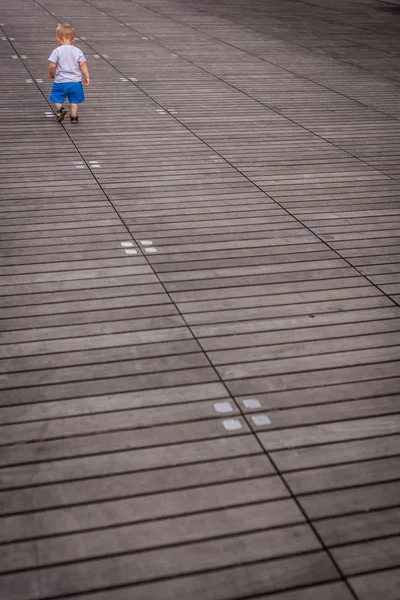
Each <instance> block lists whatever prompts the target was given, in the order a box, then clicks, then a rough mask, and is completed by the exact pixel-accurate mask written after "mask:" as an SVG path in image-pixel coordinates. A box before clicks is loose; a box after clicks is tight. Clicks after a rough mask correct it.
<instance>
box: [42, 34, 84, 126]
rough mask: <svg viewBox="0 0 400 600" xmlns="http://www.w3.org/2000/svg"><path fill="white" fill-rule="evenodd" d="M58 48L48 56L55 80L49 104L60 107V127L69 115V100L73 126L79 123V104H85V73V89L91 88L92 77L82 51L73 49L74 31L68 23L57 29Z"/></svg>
mask: <svg viewBox="0 0 400 600" xmlns="http://www.w3.org/2000/svg"><path fill="white" fill-rule="evenodd" d="M56 36H57V40H58V43H59V44H60V45H59V47H58V48H56V49H55V50H53V52H52V53H51V54H50V56H49V77H50V79H54V83H53V88H52V90H51V94H50V101H51V102H54V103H55V105H56V107H57V121H58V122H59V123H61V121H62V120H63V119H64V117H65V115H66V114H67V111H66V110H65V108H64V107H63V102H64V101H65V99H66V98H68V100H69V102H70V105H71V115H70V119H71V123H77V122H78V104H81V103H82V102H84V101H85V94H84V92H83V87H82V73H83V76H84V78H85V79H84V82H83V83H84V85H89V82H90V77H89V71H88V68H87V66H86V58H85V57H84V55H83V53H82V50H80V49H79V48H77V47H76V46H73V43H74V42H75V30H74V28H73V27H72V26H71V25H69V24H68V23H64V24H62V25H59V26H58V27H57V29H56Z"/></svg>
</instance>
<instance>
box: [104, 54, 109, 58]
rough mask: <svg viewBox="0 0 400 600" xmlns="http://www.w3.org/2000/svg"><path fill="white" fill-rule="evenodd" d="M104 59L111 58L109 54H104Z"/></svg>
mask: <svg viewBox="0 0 400 600" xmlns="http://www.w3.org/2000/svg"><path fill="white" fill-rule="evenodd" d="M102 57H103V58H110V57H109V56H108V54H102Z"/></svg>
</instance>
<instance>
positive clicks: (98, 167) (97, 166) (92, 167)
mask: <svg viewBox="0 0 400 600" xmlns="http://www.w3.org/2000/svg"><path fill="white" fill-rule="evenodd" d="M90 167H91V169H100V165H90Z"/></svg>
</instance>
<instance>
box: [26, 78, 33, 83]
mask: <svg viewBox="0 0 400 600" xmlns="http://www.w3.org/2000/svg"><path fill="white" fill-rule="evenodd" d="M25 81H26V83H33V81H32V79H25Z"/></svg>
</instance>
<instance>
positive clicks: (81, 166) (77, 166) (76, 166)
mask: <svg viewBox="0 0 400 600" xmlns="http://www.w3.org/2000/svg"><path fill="white" fill-rule="evenodd" d="M84 168H85V167H84V165H75V169H84Z"/></svg>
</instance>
